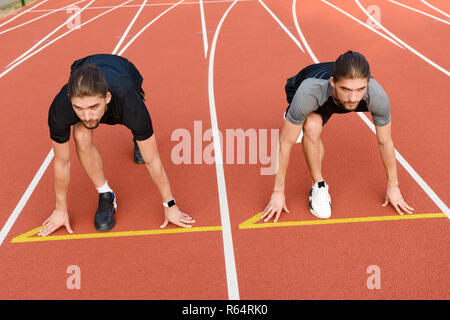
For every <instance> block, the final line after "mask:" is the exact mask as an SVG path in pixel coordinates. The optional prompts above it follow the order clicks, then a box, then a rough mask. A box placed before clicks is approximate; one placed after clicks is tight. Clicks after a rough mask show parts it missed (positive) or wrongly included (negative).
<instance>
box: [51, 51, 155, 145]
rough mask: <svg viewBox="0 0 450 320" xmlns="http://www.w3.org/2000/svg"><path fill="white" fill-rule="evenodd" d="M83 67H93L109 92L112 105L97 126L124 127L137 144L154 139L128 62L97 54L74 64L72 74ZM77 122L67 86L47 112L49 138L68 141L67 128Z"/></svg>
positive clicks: (134, 71)
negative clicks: (116, 125)
mask: <svg viewBox="0 0 450 320" xmlns="http://www.w3.org/2000/svg"><path fill="white" fill-rule="evenodd" d="M85 64H95V65H96V66H97V67H98V68H99V69H100V70H101V71H102V73H103V75H104V76H105V79H106V82H107V83H108V86H109V92H111V96H112V97H111V101H110V102H109V103H108V108H107V110H106V112H105V114H104V115H103V117H102V118H101V119H100V123H105V124H110V125H114V124H123V125H125V126H126V127H127V128H129V129H130V130H131V132H132V133H133V137H134V138H135V139H136V140H140V141H142V140H146V139H148V138H150V137H151V136H152V135H153V126H152V121H151V118H150V114H149V113H148V110H147V107H146V106H145V103H144V93H143V90H142V88H141V85H142V80H143V79H142V76H141V74H140V73H139V71H138V70H137V69H136V67H135V66H134V65H133V64H132V63H131V62H130V61H128V60H127V59H125V58H123V57H119V56H116V55H111V54H96V55H92V56H88V57H85V58H82V59H79V60H77V61H75V62H74V63H73V64H72V66H71V72H73V71H74V70H76V69H77V68H78V67H80V66H82V65H85ZM77 122H80V119H79V118H78V116H77V115H76V113H75V111H74V110H73V107H72V103H71V102H70V99H69V96H68V94H67V84H66V85H64V86H63V87H62V89H61V90H60V92H59V93H58V94H57V95H56V97H55V98H54V100H53V102H52V104H51V106H50V110H49V112H48V126H49V128H50V137H51V139H52V140H54V141H56V142H58V143H64V142H67V141H69V138H70V127H71V126H72V125H74V124H75V123H77Z"/></svg>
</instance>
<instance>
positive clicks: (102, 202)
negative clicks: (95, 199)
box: [99, 198, 114, 214]
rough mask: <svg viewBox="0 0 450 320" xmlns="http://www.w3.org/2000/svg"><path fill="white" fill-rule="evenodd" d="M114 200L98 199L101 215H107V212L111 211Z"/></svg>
mask: <svg viewBox="0 0 450 320" xmlns="http://www.w3.org/2000/svg"><path fill="white" fill-rule="evenodd" d="M113 202H114V200H113V199H112V198H111V199H106V198H100V199H99V207H100V208H101V210H100V212H101V213H102V214H107V213H108V212H110V211H112V207H113Z"/></svg>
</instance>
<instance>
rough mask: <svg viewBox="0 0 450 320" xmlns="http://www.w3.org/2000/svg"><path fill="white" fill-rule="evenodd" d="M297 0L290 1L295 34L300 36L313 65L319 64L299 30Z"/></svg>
mask: <svg viewBox="0 0 450 320" xmlns="http://www.w3.org/2000/svg"><path fill="white" fill-rule="evenodd" d="M296 6H297V0H293V1H292V15H293V17H294V24H295V28H296V29H297V33H298V35H299V36H300V39H301V40H302V42H303V45H304V46H305V48H306V51H308V53H309V55H310V56H311V58H312V59H313V61H314V62H315V63H319V60H318V59H317V58H316V55H315V54H314V52H313V51H312V50H311V47H310V46H309V44H308V42H307V41H306V39H305V36H304V35H303V32H302V30H301V29H300V26H299V24H298V20H297V8H296Z"/></svg>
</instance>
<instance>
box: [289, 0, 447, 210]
mask: <svg viewBox="0 0 450 320" xmlns="http://www.w3.org/2000/svg"><path fill="white" fill-rule="evenodd" d="M296 1H297V0H293V4H292V14H293V16H294V20H295V21H297V23H296V26H297V30H298V32H299V34H300V38H301V39H302V42H303V44H304V45H305V47H306V48H310V47H309V45H308V43H307V41H306V39H305V37H303V33H302V31H301V29H300V26H299V24H298V20H297V11H296V9H295V4H296ZM309 52H310V56H311V58H312V59H313V61H314V62H315V63H319V62H320V61H319V60H318V59H317V58H316V56H315V55H314V53H313V52H312V50H311V48H310V50H308V53H309ZM357 114H358V116H359V117H360V118H361V119H362V120H363V121H364V123H365V124H366V125H367V126H368V127H369V128H370V130H372V132H373V133H374V134H376V130H375V125H374V124H373V123H372V122H371V121H370V120H369V118H367V116H366V115H365V114H364V113H362V112H357ZM395 156H396V158H397V160H398V161H399V163H400V164H401V165H402V166H403V168H405V170H406V171H407V172H408V173H409V174H410V175H411V177H412V178H413V179H414V180H415V181H416V182H417V184H418V185H419V186H420V187H421V188H422V189H423V190H424V191H425V193H426V194H427V195H428V196H429V197H430V199H431V200H432V201H433V202H434V203H435V204H436V205H437V206H438V208H439V209H441V210H442V212H443V213H445V214H446V215H447V217H449V218H450V211H449V208H448V207H447V205H446V204H445V203H444V202H443V201H442V200H441V199H440V198H439V197H438V196H437V195H436V193H435V192H434V191H433V190H432V189H431V188H430V186H429V185H428V184H427V183H426V182H425V181H424V180H423V179H422V177H421V176H420V175H419V174H418V173H417V172H416V171H415V170H414V169H413V168H412V167H411V165H410V164H409V163H408V162H407V161H406V159H405V158H404V157H403V156H402V155H401V154H400V153H399V152H398V151H397V149H395Z"/></svg>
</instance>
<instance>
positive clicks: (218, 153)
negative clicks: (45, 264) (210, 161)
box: [208, 0, 239, 300]
mask: <svg viewBox="0 0 450 320" xmlns="http://www.w3.org/2000/svg"><path fill="white" fill-rule="evenodd" d="M237 2H238V0H235V1H233V3H232V4H231V5H230V6H229V7H228V9H227V10H226V11H225V13H224V14H223V16H222V19H220V22H219V24H218V25H217V28H216V31H215V33H214V38H213V40H212V44H211V52H210V54H209V68H208V96H209V111H210V115H211V129H212V133H213V142H214V161H215V163H216V175H217V187H218V191H219V205H220V219H221V223H222V238H223V249H224V255H225V269H226V275H227V285H228V299H229V300H239V287H238V281H237V273H236V263H235V259H234V247H233V238H232V235H231V224H230V212H229V208H228V198H227V188H226V183H225V174H224V170H223V155H222V147H221V143H220V136H219V126H218V124H217V113H216V100H215V97H214V55H215V52H216V44H217V39H218V38H219V32H220V29H221V27H222V24H223V22H224V21H225V18H226V17H227V15H228V13H229V12H230V10H231V8H233V6H234V5H235V4H236V3H237Z"/></svg>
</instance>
